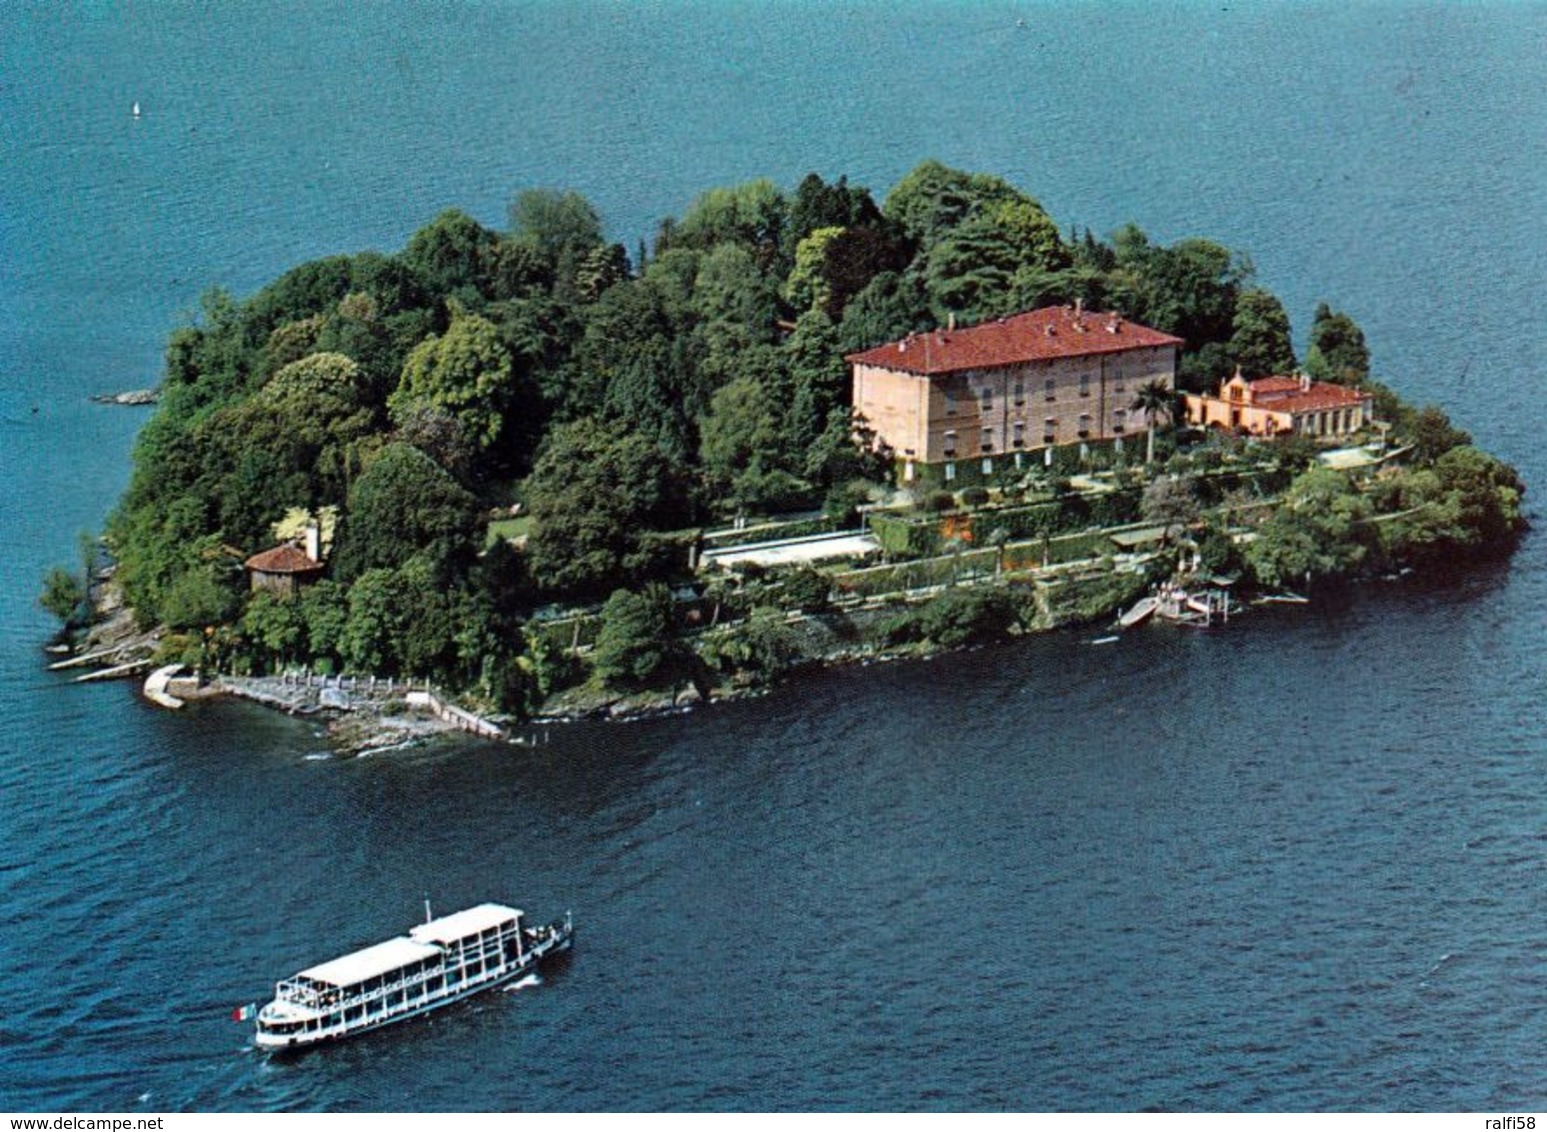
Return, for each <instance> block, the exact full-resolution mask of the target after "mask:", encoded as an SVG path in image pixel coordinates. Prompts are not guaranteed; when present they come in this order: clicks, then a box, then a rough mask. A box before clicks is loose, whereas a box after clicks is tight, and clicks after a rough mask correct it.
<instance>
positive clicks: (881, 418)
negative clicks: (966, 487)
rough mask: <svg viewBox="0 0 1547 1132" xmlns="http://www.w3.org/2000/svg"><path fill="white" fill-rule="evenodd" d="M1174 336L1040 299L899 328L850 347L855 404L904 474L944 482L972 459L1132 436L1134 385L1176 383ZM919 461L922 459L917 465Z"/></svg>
mask: <svg viewBox="0 0 1547 1132" xmlns="http://www.w3.org/2000/svg"><path fill="white" fill-rule="evenodd" d="M1181 348H1182V340H1181V339H1180V338H1174V337H1172V336H1171V335H1169V334H1162V333H1161V332H1160V331H1158V330H1151V329H1149V328H1148V327H1144V326H1139V325H1137V324H1136V323H1132V322H1127V321H1125V320H1124V319H1122V318H1121V317H1120V316H1118V315H1115V314H1103V313H1101V312H1099V311H1085V310H1081V309H1080V308H1079V307H1077V306H1072V307H1043V308H1042V309H1040V310H1034V311H1027V312H1026V313H1024V314H1017V315H1011V316H1009V317H1007V318H1001V319H997V320H995V321H993V322H985V323H980V324H979V325H977V326H970V327H967V328H965V329H962V330H933V331H930V332H928V333H924V334H910V335H909V336H908V337H906V338H903V339H901V340H899V341H896V342H888V343H887V344H886V345H884V346H877V347H875V348H874V349H870V350H865V351H863V352H861V353H858V354H850V355H849V356H848V358H847V359H846V360H847V361H848V362H849V363H850V365H851V366H852V367H853V373H854V408H855V410H856V411H857V412H859V413H861V414H863V415H864V417H865V420H866V421H867V422H868V424H869V426H870V427H871V428H873V429H874V430H875V432H876V436H877V439H879V440H880V441H883V442H885V443H886V444H887V445H888V446H890V447H891V449H892V450H893V451H894V452H895V453H896V455H897V459H898V462H899V471H900V474H901V477H902V479H903V481H904V482H911V481H913V480H914V479H916V478H919V476H920V472H921V471H924V472H927V473H928V475H929V478H938V479H941V480H945V481H951V480H954V479H956V478H957V471H958V465H959V464H961V463H964V462H968V461H970V462H972V470H973V472H974V473H975V474H974V476H973V477H972V478H977V477H978V475H990V474H992V473H993V472H994V471H995V470H996V469H997V468H998V466H999V465H1000V464H1001V463H1002V462H1004V461H1007V460H1009V461H1013V462H1014V463H1015V464H1016V465H1019V464H1020V463H1021V462H1022V459H1023V453H1026V452H1028V451H1030V450H1032V449H1049V450H1051V448H1052V447H1053V446H1056V445H1062V444H1086V443H1091V442H1096V441H1115V442H1117V443H1121V442H1122V441H1123V439H1124V438H1125V437H1131V436H1133V435H1135V434H1139V433H1142V432H1143V431H1144V428H1145V420H1144V415H1143V413H1141V412H1139V411H1137V410H1135V409H1134V408H1133V403H1134V398H1135V396H1136V394H1137V393H1138V390H1139V387H1140V386H1143V385H1146V384H1148V383H1149V382H1152V381H1156V380H1159V381H1161V382H1163V383H1164V384H1165V385H1166V386H1167V387H1168V388H1174V387H1175V384H1176V365H1177V355H1178V353H1179V352H1180V350H1181ZM921 465H922V466H923V467H922V468H921V467H920V466H921Z"/></svg>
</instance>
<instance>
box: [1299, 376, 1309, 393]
mask: <svg viewBox="0 0 1547 1132" xmlns="http://www.w3.org/2000/svg"><path fill="white" fill-rule="evenodd" d="M1310 391H1311V375H1310V374H1308V373H1301V374H1300V392H1301V393H1309V392H1310Z"/></svg>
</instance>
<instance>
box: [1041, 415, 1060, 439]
mask: <svg viewBox="0 0 1547 1132" xmlns="http://www.w3.org/2000/svg"><path fill="white" fill-rule="evenodd" d="M1057 435H1058V418H1057V417H1048V418H1047V419H1046V420H1045V421H1043V422H1042V443H1043V444H1051V443H1053V438H1054V437H1055V436H1057Z"/></svg>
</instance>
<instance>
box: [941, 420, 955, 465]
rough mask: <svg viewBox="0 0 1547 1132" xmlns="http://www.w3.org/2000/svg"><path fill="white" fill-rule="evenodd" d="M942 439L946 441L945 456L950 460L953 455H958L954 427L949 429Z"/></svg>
mask: <svg viewBox="0 0 1547 1132" xmlns="http://www.w3.org/2000/svg"><path fill="white" fill-rule="evenodd" d="M941 440H942V441H943V443H944V451H945V458H946V459H947V460H949V459H950V458H951V457H952V456H955V455H956V430H955V429H954V428H952V429H947V430H946V432H945V436H943V437H942V438H941Z"/></svg>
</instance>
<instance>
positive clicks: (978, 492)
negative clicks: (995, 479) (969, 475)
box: [962, 484, 988, 507]
mask: <svg viewBox="0 0 1547 1132" xmlns="http://www.w3.org/2000/svg"><path fill="white" fill-rule="evenodd" d="M987 502H988V488H986V487H979V486H978V485H977V484H973V485H972V486H971V487H969V488H964V489H963V490H962V505H963V506H965V507H982V506H983V505H984V504H985V503H987Z"/></svg>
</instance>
